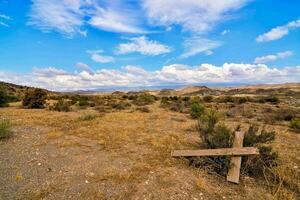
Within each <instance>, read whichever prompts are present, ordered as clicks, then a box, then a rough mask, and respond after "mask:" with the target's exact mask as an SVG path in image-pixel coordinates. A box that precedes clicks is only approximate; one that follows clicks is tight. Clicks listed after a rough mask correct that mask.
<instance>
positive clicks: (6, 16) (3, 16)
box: [0, 14, 11, 20]
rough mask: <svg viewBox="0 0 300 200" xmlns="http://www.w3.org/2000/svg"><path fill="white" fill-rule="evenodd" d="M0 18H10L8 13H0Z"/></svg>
mask: <svg viewBox="0 0 300 200" xmlns="http://www.w3.org/2000/svg"><path fill="white" fill-rule="evenodd" d="M0 18H2V19H5V20H11V17H10V16H8V15H4V14H0Z"/></svg>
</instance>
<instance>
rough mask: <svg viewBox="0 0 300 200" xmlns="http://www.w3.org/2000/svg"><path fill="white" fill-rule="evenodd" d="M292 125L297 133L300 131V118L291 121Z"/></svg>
mask: <svg viewBox="0 0 300 200" xmlns="http://www.w3.org/2000/svg"><path fill="white" fill-rule="evenodd" d="M290 127H291V128H292V129H293V130H294V131H295V132H297V133H300V119H297V118H294V119H292V120H291V122H290Z"/></svg>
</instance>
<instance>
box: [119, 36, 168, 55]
mask: <svg viewBox="0 0 300 200" xmlns="http://www.w3.org/2000/svg"><path fill="white" fill-rule="evenodd" d="M128 40H129V41H130V42H128V43H122V44H119V46H118V47H117V50H116V53H117V54H128V53H140V54H143V55H150V56H157V55H161V54H166V53H169V52H171V48H170V47H168V46H167V45H164V44H161V43H159V42H157V41H154V40H148V38H146V37H145V36H141V37H134V38H129V39H128Z"/></svg>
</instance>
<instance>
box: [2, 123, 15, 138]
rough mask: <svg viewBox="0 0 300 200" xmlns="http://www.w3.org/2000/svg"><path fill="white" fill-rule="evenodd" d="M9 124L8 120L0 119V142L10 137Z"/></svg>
mask: <svg viewBox="0 0 300 200" xmlns="http://www.w3.org/2000/svg"><path fill="white" fill-rule="evenodd" d="M11 133H12V132H11V122H10V120H9V119H0V140H2V139H6V138H9V137H10V136H11Z"/></svg>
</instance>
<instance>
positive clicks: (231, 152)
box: [171, 147, 259, 157]
mask: <svg viewBox="0 0 300 200" xmlns="http://www.w3.org/2000/svg"><path fill="white" fill-rule="evenodd" d="M256 154H259V152H258V149H257V148H255V147H243V148H222V149H201V150H174V151H172V153H171V155H172V156H173V157H178V156H185V157H189V156H243V155H256Z"/></svg>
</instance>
